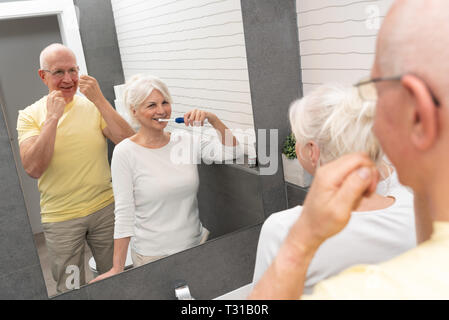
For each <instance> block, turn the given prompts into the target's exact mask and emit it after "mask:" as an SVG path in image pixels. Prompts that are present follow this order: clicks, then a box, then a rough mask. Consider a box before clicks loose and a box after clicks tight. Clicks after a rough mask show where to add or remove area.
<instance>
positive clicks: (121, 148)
mask: <svg viewBox="0 0 449 320" xmlns="http://www.w3.org/2000/svg"><path fill="white" fill-rule="evenodd" d="M132 148H133V142H132V141H131V140H130V139H129V138H125V139H123V140H122V141H120V142H119V143H118V144H116V145H115V147H114V151H113V153H112V156H121V155H124V154H126V153H128V152H129V151H130V150H131V149H132Z"/></svg>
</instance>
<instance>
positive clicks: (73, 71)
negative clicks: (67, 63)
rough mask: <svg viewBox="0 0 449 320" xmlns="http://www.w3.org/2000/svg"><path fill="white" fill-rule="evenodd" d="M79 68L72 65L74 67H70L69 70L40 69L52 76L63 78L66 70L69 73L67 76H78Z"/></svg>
mask: <svg viewBox="0 0 449 320" xmlns="http://www.w3.org/2000/svg"><path fill="white" fill-rule="evenodd" d="M79 70H80V68H79V67H74V68H70V69H69V70H62V69H57V70H54V71H50V70H42V71H45V72H49V73H50V74H51V75H52V76H53V77H55V78H58V79H62V78H64V76H65V73H66V72H67V73H68V74H69V76H70V77H71V78H75V77H78V73H79Z"/></svg>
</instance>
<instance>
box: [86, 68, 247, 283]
mask: <svg viewBox="0 0 449 320" xmlns="http://www.w3.org/2000/svg"><path fill="white" fill-rule="evenodd" d="M124 97H125V98H124V100H125V101H124V102H125V106H126V108H127V109H128V110H129V111H130V114H131V116H132V118H133V119H134V120H135V121H137V122H138V123H139V124H140V129H139V131H138V132H137V133H136V134H135V135H133V136H132V137H130V138H128V139H125V140H123V141H122V142H121V143H120V144H118V145H117V146H116V148H115V150H114V154H113V157H112V165H111V172H112V185H113V190H114V197H115V233H114V259H113V267H112V269H111V270H110V271H109V272H107V273H105V274H103V275H100V276H99V277H97V278H96V279H94V280H93V281H92V282H94V281H98V280H101V279H104V278H107V277H110V276H112V275H115V274H117V273H120V272H122V271H123V270H124V266H125V260H126V256H127V251H128V246H129V245H130V246H131V256H132V260H133V265H134V266H135V267H136V266H141V265H143V264H145V263H149V262H151V261H154V260H157V259H160V258H162V257H165V256H167V255H170V254H173V253H176V252H179V251H182V250H184V249H187V248H190V247H193V246H195V245H198V244H201V243H203V242H205V241H206V240H207V238H208V236H209V231H208V230H207V229H206V228H205V227H203V226H202V224H201V222H200V219H199V214H198V203H197V197H196V195H197V191H198V187H199V177H198V171H197V166H196V165H197V164H198V162H199V161H196V159H197V158H198V160H199V159H200V158H201V159H202V160H203V161H205V162H209V163H211V162H214V161H223V160H228V159H232V158H234V157H235V156H241V155H242V154H243V151H242V148H241V146H240V145H239V144H238V142H237V140H236V139H235V137H234V136H233V135H232V133H230V130H229V129H228V128H227V127H226V126H225V125H224V124H223V122H221V121H220V119H218V117H217V116H216V115H215V114H213V113H210V112H205V111H201V110H192V111H189V112H187V113H186V114H185V115H184V122H185V125H186V126H193V127H194V128H193V129H194V130H193V133H190V132H189V131H187V130H174V131H173V132H171V133H170V132H168V131H165V130H164V129H165V128H166V127H167V122H162V121H160V120H159V119H169V118H170V116H171V113H172V106H171V104H172V98H171V96H170V93H169V91H168V88H167V86H166V85H165V84H164V83H163V82H162V81H161V80H160V79H158V78H156V77H153V76H149V75H136V76H134V77H132V78H131V79H130V80H129V81H128V82H127V84H126V86H125V93H124ZM206 120H207V121H208V122H209V123H210V124H211V125H212V127H213V128H214V129H215V131H216V132H217V133H218V136H219V139H207V136H208V135H205V134H201V133H200V134H197V133H198V132H201V131H202V130H201V127H202V126H203V124H204V122H205V121H206Z"/></svg>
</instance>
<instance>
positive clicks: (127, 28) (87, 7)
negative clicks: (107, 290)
mask: <svg viewBox="0 0 449 320" xmlns="http://www.w3.org/2000/svg"><path fill="white" fill-rule="evenodd" d="M74 5H75V6H76V7H75V6H74ZM108 10H109V11H108ZM95 12H97V13H98V14H97V15H95ZM93 17H95V19H94V18H93ZM93 21H95V22H93ZM77 25H79V26H80V30H79V32H80V33H81V37H80V36H79V34H78V36H76V34H77V32H78V28H76V27H75V28H74V26H77ZM111 26H112V27H115V28H116V29H115V30H114V29H113V28H112V27H111ZM115 37H116V39H117V43H116V44H111V43H107V44H106V46H105V47H102V46H101V44H98V43H99V42H100V43H101V41H104V40H102V39H111V38H112V39H114V38H115ZM0 39H1V41H2V46H1V49H0V50H1V52H0V59H1V60H0V70H1V72H0V88H1V90H0V95H1V100H2V103H1V105H2V108H3V110H2V111H3V113H4V115H5V120H6V123H7V127H8V128H7V129H8V133H9V136H10V140H11V146H12V149H13V155H14V159H15V162H16V167H17V172H18V175H19V178H20V183H21V188H22V190H23V195H24V200H25V204H26V208H27V211H28V215H29V219H30V223H31V228H32V232H33V234H34V241H35V244H36V247H37V249H38V254H39V258H40V261H41V267H42V271H43V273H44V278H45V281H46V284H47V291H48V294H49V296H53V295H54V294H56V288H55V282H54V280H53V278H52V275H51V261H50V259H49V255H48V251H47V248H46V246H45V237H44V234H43V228H42V224H41V221H40V205H39V198H40V196H39V192H38V189H37V181H36V180H35V179H31V178H30V177H29V176H28V175H27V174H26V173H25V171H24V170H23V167H22V165H21V161H20V155H19V147H18V143H17V131H16V129H15V128H16V123H17V112H18V110H21V109H23V108H25V107H26V106H28V105H31V104H32V103H33V102H35V101H36V100H38V99H39V98H40V97H42V96H43V95H45V94H46V93H47V88H46V87H45V86H44V85H43V84H42V82H41V80H40V79H39V78H38V76H37V69H38V63H39V60H38V57H39V53H40V51H41V50H42V48H44V47H45V46H46V45H47V44H49V43H53V42H62V43H66V44H68V45H69V46H70V47H71V48H75V49H76V50H74V51H75V53H76V54H77V59H78V64H79V65H80V69H81V70H87V72H88V73H89V74H91V75H93V76H95V77H96V78H97V80H99V82H100V84H101V86H102V90H103V93H104V95H105V96H106V97H107V98H108V100H109V101H111V102H115V103H114V106H115V107H117V106H118V105H120V97H117V95H116V94H115V93H116V92H119V91H117V90H114V87H115V86H117V85H120V84H122V83H123V80H124V79H127V78H129V77H131V76H132V75H133V74H135V73H150V74H154V75H157V76H159V77H160V78H162V79H163V80H164V81H165V82H166V84H167V85H168V87H169V89H170V92H171V95H172V97H173V100H174V103H173V114H172V115H173V117H175V116H182V115H183V114H184V113H185V112H187V111H188V110H189V109H190V108H200V109H203V110H206V111H210V112H213V113H215V114H216V115H217V116H218V117H219V118H220V119H221V120H222V121H223V122H224V123H225V124H226V125H227V126H228V127H229V128H231V129H232V130H234V132H236V136H237V137H238V138H239V140H240V141H241V142H242V143H243V144H244V146H245V152H246V154H247V156H248V155H252V154H251V153H252V152H254V144H253V142H251V139H250V138H248V136H251V135H252V136H253V137H254V120H253V110H252V104H251V93H250V85H249V76H248V66H247V59H246V50H245V39H244V33H243V23H242V12H241V7H240V1H239V0H238V1H237V0H235V1H234V0H232V1H198V2H195V3H190V2H188V1H179V2H173V1H162V2H161V1H141V2H133V1H112V3H108V1H102V2H101V3H95V4H93V3H92V2H90V1H76V0H75V1H73V2H72V1H71V0H68V1H60V2H59V4H57V5H56V4H55V3H54V1H45V0H34V1H11V2H2V3H0ZM108 41H109V40H108ZM81 42H82V43H83V45H81ZM86 44H87V45H86ZM93 44H96V45H97V46H96V47H95V46H94V45H93ZM117 44H118V47H117ZM114 46H115V51H113V50H112V52H113V53H110V52H111V50H110V49H111V47H114ZM113 49H114V48H113ZM114 52H115V53H116V54H118V55H117V56H113V55H114ZM114 59H115V60H114ZM117 59H118V60H117ZM85 61H86V62H85ZM89 61H90V63H89ZM105 61H115V62H116V63H117V64H116V65H115V66H114V67H111V65H107V64H106V63H105ZM120 64H121V65H122V67H123V68H122V69H121V68H120V67H119V65H120ZM120 77H121V80H120ZM116 79H118V80H116ZM108 80H109V81H108ZM22 88H27V89H26V90H23V89H22ZM119 108H120V107H119ZM119 108H118V109H119ZM174 129H177V127H176V125H172V124H171V125H170V126H169V130H174ZM242 137H243V138H242ZM245 137H246V138H245ZM246 158H247V157H246ZM198 169H199V180H200V187H199V193H198V196H197V199H198V208H199V212H200V220H201V221H202V223H203V225H204V226H205V227H206V228H208V229H209V230H210V232H211V233H210V238H209V239H214V238H217V237H220V236H223V235H225V234H227V233H229V232H234V231H236V230H238V229H240V228H243V227H247V226H250V225H254V224H257V223H260V222H262V221H263V220H264V218H265V216H264V209H263V202H262V196H261V193H260V181H259V176H258V171H257V169H255V168H250V167H249V166H248V165H247V163H235V164H230V165H205V164H203V165H200V166H199V168H198ZM127 267H131V266H130V263H129V260H128V263H127ZM85 269H86V276H87V278H86V280H87V281H89V280H90V279H92V278H93V277H94V276H95V263H94V262H93V261H92V259H91V253H90V250H89V247H88V246H87V245H86V252H85Z"/></svg>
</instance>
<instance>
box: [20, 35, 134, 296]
mask: <svg viewBox="0 0 449 320" xmlns="http://www.w3.org/2000/svg"><path fill="white" fill-rule="evenodd" d="M38 73H39V76H40V78H41V79H42V81H43V83H44V84H45V85H46V86H47V87H48V90H49V93H48V95H46V96H44V97H43V98H41V99H40V100H38V101H37V102H35V103H34V104H32V105H30V106H29V107H27V108H26V109H24V110H22V111H20V112H19V117H18V121H17V131H18V141H19V147H20V157H21V160H22V164H23V167H24V169H25V171H26V172H27V174H28V175H30V176H31V177H32V178H35V179H39V180H38V188H39V191H40V194H41V200H40V206H41V216H42V224H43V229H44V234H45V240H46V244H47V248H48V251H49V255H50V258H51V263H52V274H53V277H54V279H55V281H56V282H57V291H58V292H62V291H65V290H67V289H66V279H67V276H68V274H67V273H66V270H67V268H68V267H71V268H72V267H73V266H77V267H78V268H79V270H80V284H81V285H82V284H84V282H85V272H84V244H85V240H87V243H88V245H89V247H90V249H91V251H92V254H93V256H94V258H95V260H96V262H97V268H98V270H99V272H100V273H103V272H105V271H107V270H109V269H110V268H111V266H112V254H113V240H112V239H113V232H114V231H113V230H114V213H113V212H114V197H113V192H112V186H111V174H110V169H109V165H108V158H107V143H106V138H109V139H110V140H112V141H113V142H114V143H118V142H120V141H121V140H123V139H124V138H126V137H129V136H131V135H132V134H133V133H134V131H133V130H132V129H131V127H130V126H129V125H128V124H127V122H126V121H125V120H124V119H122V118H121V117H120V115H119V114H118V113H117V112H116V111H115V110H114V108H113V107H112V106H111V105H110V104H109V103H108V101H107V100H106V99H105V98H104V96H103V94H102V92H101V90H100V87H99V85H98V83H97V81H96V80H95V79H94V78H92V77H89V76H81V77H79V68H78V65H77V62H76V57H75V55H74V53H73V52H72V51H71V50H70V49H69V48H67V47H65V46H63V45H61V44H52V45H50V46H48V47H47V48H45V49H44V50H43V51H42V52H41V55H40V69H39V71H38ZM78 87H79V88H80V91H81V92H82V93H83V94H84V95H85V96H86V98H84V97H81V96H77V95H75V93H76V91H77V89H78Z"/></svg>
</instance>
